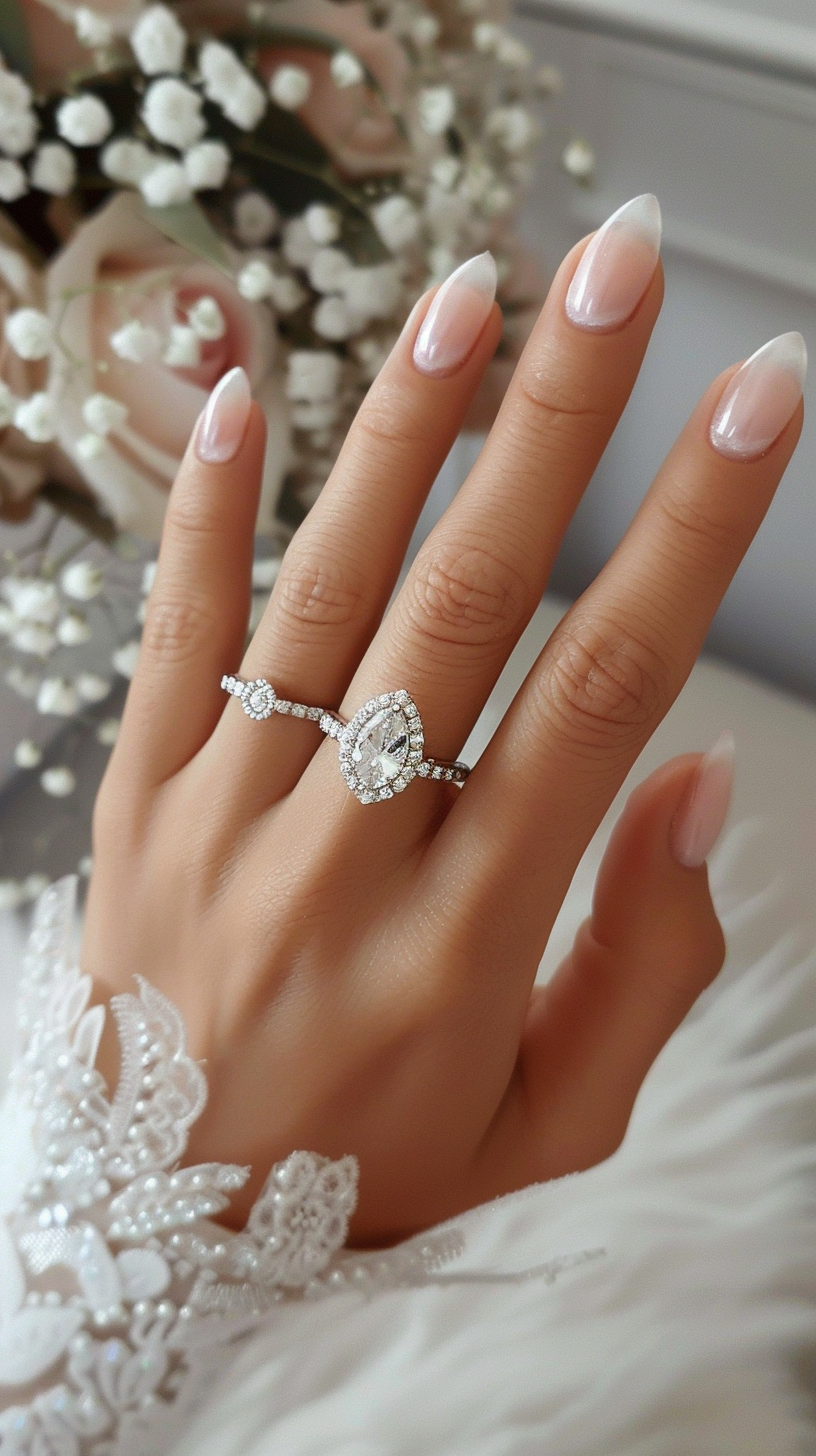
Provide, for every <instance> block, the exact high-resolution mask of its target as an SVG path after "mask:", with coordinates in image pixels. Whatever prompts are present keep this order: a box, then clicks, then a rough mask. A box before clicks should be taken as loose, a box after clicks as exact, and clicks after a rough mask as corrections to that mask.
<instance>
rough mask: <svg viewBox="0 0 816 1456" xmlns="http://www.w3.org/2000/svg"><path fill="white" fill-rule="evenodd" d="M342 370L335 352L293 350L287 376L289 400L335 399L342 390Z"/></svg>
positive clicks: (309, 401)
mask: <svg viewBox="0 0 816 1456" xmlns="http://www.w3.org/2000/svg"><path fill="white" fill-rule="evenodd" d="M341 371H342V366H341V363H340V360H339V358H338V357H337V355H336V354H335V353H333V352H332V350H331V349H293V350H292V353H291V354H290V355H289V366H288V370H287V375H286V397H287V399H296V400H305V401H306V402H307V403H310V404H311V403H314V402H315V401H316V400H327V399H334V398H335V396H336V394H337V391H338V389H339V388H340V376H341Z"/></svg>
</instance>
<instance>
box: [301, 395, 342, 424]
mask: <svg viewBox="0 0 816 1456" xmlns="http://www.w3.org/2000/svg"><path fill="white" fill-rule="evenodd" d="M339 412H340V407H339V404H338V402H337V400H324V401H323V402H318V403H317V404H294V405H293V406H292V424H293V425H294V427H295V429H296V430H326V429H328V428H329V427H330V426H331V425H333V424H334V423H335V422H336V420H337V416H338V414H339Z"/></svg>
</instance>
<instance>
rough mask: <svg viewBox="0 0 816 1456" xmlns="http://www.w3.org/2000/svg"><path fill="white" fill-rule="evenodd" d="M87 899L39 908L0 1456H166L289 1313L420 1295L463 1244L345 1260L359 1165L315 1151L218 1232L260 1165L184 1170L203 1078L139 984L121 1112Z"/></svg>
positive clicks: (26, 997)
mask: <svg viewBox="0 0 816 1456" xmlns="http://www.w3.org/2000/svg"><path fill="white" fill-rule="evenodd" d="M75 895H76V880H75V879H66V880H62V881H60V882H59V883H58V884H56V885H54V886H52V887H51V888H50V889H49V890H47V891H46V892H45V894H44V895H43V896H42V898H41V900H40V903H39V905H38V907H37V912H36V915H35V920H34V926H33V930H32V934H31V938H30V942H29V947H28V952H27V956H26V960H25V963H24V968H23V975H22V982H21V986H20V994H19V1009H18V1031H19V1047H18V1054H17V1057H16V1060H15V1063H14V1066H13V1069H12V1072H11V1076H10V1081H9V1087H8V1092H7V1095H6V1098H5V1100H4V1103H3V1106H2V1109H1V1110H0V1170H1V1173H0V1407H2V1406H3V1405H4V1398H5V1402H11V1403H5V1409H1V1410H0V1451H1V1452H2V1453H3V1456H45V1453H48V1456H158V1453H159V1452H160V1451H162V1450H165V1449H166V1448H167V1446H168V1445H169V1444H170V1442H171V1440H172V1438H173V1435H174V1433H176V1432H177V1430H178V1429H179V1427H180V1424H181V1423H182V1422H183V1420H184V1418H185V1417H186V1414H187V1413H188V1412H189V1411H190V1409H191V1407H192V1405H193V1404H194V1403H195V1401H196V1400H197V1398H198V1397H199V1396H200V1394H201V1392H202V1391H203V1390H204V1389H205V1387H206V1386H207V1384H208V1382H209V1380H210V1379H211V1378H212V1374H213V1372H214V1370H215V1369H216V1367H218V1368H221V1367H222V1366H223V1352H224V1346H225V1345H226V1344H227V1343H229V1342H230V1341H235V1340H236V1339H237V1338H238V1337H239V1336H240V1335H242V1334H245V1333H246V1332H247V1331H248V1330H249V1329H251V1328H252V1327H253V1325H254V1324H255V1323H257V1320H258V1318H259V1317H260V1316H261V1315H262V1314H263V1313H264V1312H265V1311H267V1310H269V1309H270V1308H271V1306H273V1305H274V1304H275V1303H276V1302H278V1301H280V1300H282V1299H284V1298H304V1297H306V1298H310V1297H316V1296H320V1295H325V1294H327V1293H330V1292H331V1291H332V1290H335V1289H337V1288H341V1287H348V1284H349V1282H350V1281H351V1282H353V1283H354V1285H355V1286H357V1287H359V1286H361V1285H362V1286H365V1287H366V1288H375V1287H377V1286H379V1285H381V1284H382V1283H387V1284H388V1285H393V1284H399V1283H413V1282H415V1281H416V1280H417V1279H419V1278H421V1277H422V1275H423V1274H424V1273H428V1272H429V1271H430V1270H432V1269H434V1268H436V1267H438V1266H439V1264H441V1263H443V1262H445V1261H446V1260H447V1259H448V1258H450V1257H452V1256H453V1255H454V1254H456V1253H458V1252H459V1251H460V1248H461V1240H460V1239H459V1238H458V1236H457V1235H456V1234H455V1233H451V1232H446V1233H445V1234H440V1235H437V1236H436V1237H434V1236H433V1235H430V1236H426V1237H425V1238H424V1239H422V1240H420V1241H417V1242H411V1241H409V1242H408V1243H407V1244H406V1245H403V1246H401V1248H399V1249H397V1250H394V1251H393V1253H386V1254H376V1253H375V1254H372V1255H366V1254H351V1253H349V1252H347V1253H345V1254H341V1253H340V1251H341V1249H342V1246H343V1244H344V1242H345V1238H346V1233H347V1229H348V1222H349V1218H350V1216H351V1214H352V1212H353V1210H354V1207H355V1203H356V1197H357V1177H358V1165H357V1160H356V1158H353V1157H345V1158H340V1159H339V1160H338V1161H337V1162H332V1161H331V1160H330V1159H328V1158H324V1157H319V1156H318V1155H317V1154H314V1153H307V1152H295V1153H292V1154H291V1156H290V1157H288V1158H286V1159H285V1160H284V1161H283V1162H280V1163H276V1164H275V1166H274V1168H273V1169H272V1171H271V1173H270V1175H269V1177H268V1179H267V1181H266V1184H265V1185H264V1188H263V1190H262V1192H261V1194H260V1196H259V1198H258V1199H257V1201H256V1203H255V1205H254V1207H253V1209H252V1212H251V1213H250V1216H249V1219H248V1222H247V1225H246V1228H245V1230H244V1231H243V1232H242V1233H237V1234H236V1233H230V1232H228V1231H226V1230H225V1229H223V1228H220V1227H219V1226H218V1225H217V1224H215V1223H213V1222H211V1219H212V1216H213V1215H214V1214H217V1213H219V1212H221V1211H222V1210H223V1209H224V1208H226V1206H227V1204H228V1202H229V1195H230V1194H231V1193H233V1192H234V1191H235V1190H236V1189H238V1188H240V1187H241V1186H242V1184H243V1183H244V1182H245V1181H246V1179H247V1177H248V1176H249V1169H248V1168H241V1167H236V1166H233V1165H228V1164H219V1163H206V1164H201V1165H199V1166H198V1167H189V1168H179V1167H178V1166H177V1165H178V1161H179V1159H180V1158H181V1156H182V1155H183V1153H184V1149H185V1147H186V1143H187V1130H188V1128H189V1127H190V1125H191V1123H193V1122H194V1121H195V1119H196V1118H197V1117H198V1116H199V1114H200V1113H201V1110H202V1108H203V1106H204V1102H205V1098H206V1083H205V1079H204V1075H203V1073H202V1071H201V1069H200V1067H198V1066H197V1065H196V1063H195V1062H193V1061H192V1060H191V1059H190V1058H189V1057H188V1056H187V1054H186V1051H185V1033H184V1026H183V1023H182V1019H181V1017H180V1015H179V1013H178V1012H177V1011H176V1009H175V1007H174V1006H172V1004H171V1003H170V1002H169V1001H168V1000H167V999H166V998H165V997H164V996H162V995H161V994H160V993H159V992H158V991H156V990H155V989H154V988H153V987H152V986H151V985H149V983H148V982H147V981H144V980H139V991H138V995H130V994H126V995H121V996H116V997H114V998H113V1000H112V1002H111V1009H112V1012H113V1015H114V1017H115V1020H116V1024H117V1030H118V1034H119V1040H120V1044H121V1072H120V1078H119V1085H118V1087H117V1090H116V1094H115V1096H114V1097H113V1099H112V1100H110V1101H109V1100H108V1097H107V1089H106V1086H105V1082H104V1080H103V1078H102V1076H101V1074H100V1073H99V1072H98V1071H97V1070H96V1067H95V1062H96V1053H97V1048H98V1046H99V1039H100V1037H101V1034H102V1029H103V1026H104V1021H105V1009H104V1007H102V1006H94V1007H89V1006H88V1001H89V999H90V995H91V981H90V978H89V977H88V976H83V975H82V974H81V973H80V971H79V969H78V967H77V965H76V964H75V961H74V957H73V949H72V944H73V936H74V904H75Z"/></svg>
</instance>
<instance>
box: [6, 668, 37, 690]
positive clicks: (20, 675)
mask: <svg viewBox="0 0 816 1456" xmlns="http://www.w3.org/2000/svg"><path fill="white" fill-rule="evenodd" d="M5 681H6V683H7V685H8V687H10V688H11V689H12V690H13V691H14V692H15V693H17V694H18V696H19V697H21V698H36V696H37V689H38V688H39V686H40V680H39V678H38V677H36V676H35V675H34V673H32V672H26V671H25V669H24V668H22V667H20V665H19V663H16V662H15V663H14V665H13V667H10V668H9V669H8V671H7V673H6V675H5Z"/></svg>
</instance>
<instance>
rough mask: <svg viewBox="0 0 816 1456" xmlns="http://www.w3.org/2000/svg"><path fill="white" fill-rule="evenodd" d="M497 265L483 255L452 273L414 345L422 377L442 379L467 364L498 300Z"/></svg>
mask: <svg viewBox="0 0 816 1456" xmlns="http://www.w3.org/2000/svg"><path fill="white" fill-rule="evenodd" d="M496 282H497V278H496V263H495V260H494V258H493V255H492V253H479V254H477V256H476V257H475V258H468V261H467V262H466V263H462V265H461V267H459V268H457V269H456V272H455V273H451V276H450V278H448V279H447V281H446V282H445V283H443V284H442V287H441V288H440V289H439V292H438V293H437V294H436V295H435V297H434V300H433V303H432V304H431V306H430V308H429V309H428V312H427V313H426V315H425V318H424V321H423V324H422V328H421V329H420V331H419V333H418V334H417V338H416V343H415V344H414V364H415V365H416V367H417V369H418V370H419V372H420V374H430V375H435V376H437V377H440V376H442V375H445V374H453V373H455V371H456V370H457V369H458V368H459V366H460V365H461V364H464V362H465V360H466V359H467V357H468V354H469V353H470V352H471V350H472V348H473V346H474V344H475V343H476V340H477V339H478V337H479V335H480V333H481V332H482V329H483V328H484V326H485V324H486V323H487V320H488V317H489V315H490V310H491V309H492V307H493V300H494V298H495V297H496Z"/></svg>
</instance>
